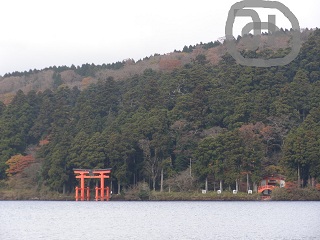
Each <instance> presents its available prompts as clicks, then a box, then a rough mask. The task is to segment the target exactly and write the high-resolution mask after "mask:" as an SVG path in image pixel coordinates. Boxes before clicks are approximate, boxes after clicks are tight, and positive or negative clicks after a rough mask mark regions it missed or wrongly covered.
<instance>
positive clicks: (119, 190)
mask: <svg viewBox="0 0 320 240" xmlns="http://www.w3.org/2000/svg"><path fill="white" fill-rule="evenodd" d="M120 187H121V186H120V179H119V180H118V195H120Z"/></svg>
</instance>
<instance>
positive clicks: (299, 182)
mask: <svg viewBox="0 0 320 240" xmlns="http://www.w3.org/2000/svg"><path fill="white" fill-rule="evenodd" d="M300 187H301V181H300V166H299V163H298V188H300Z"/></svg>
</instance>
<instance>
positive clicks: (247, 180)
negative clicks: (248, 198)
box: [247, 173, 250, 192]
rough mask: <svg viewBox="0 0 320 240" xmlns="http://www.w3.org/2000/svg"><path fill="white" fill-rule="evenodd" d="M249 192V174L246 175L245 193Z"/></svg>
mask: <svg viewBox="0 0 320 240" xmlns="http://www.w3.org/2000/svg"><path fill="white" fill-rule="evenodd" d="M249 190H250V185H249V174H248V173H247V192H248V191H249Z"/></svg>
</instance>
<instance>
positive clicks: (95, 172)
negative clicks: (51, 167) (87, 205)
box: [73, 168, 111, 201]
mask: <svg viewBox="0 0 320 240" xmlns="http://www.w3.org/2000/svg"><path fill="white" fill-rule="evenodd" d="M73 172H74V174H78V175H76V178H78V179H80V188H79V187H76V188H75V190H76V191H75V198H76V201H78V200H79V199H80V200H81V201H84V200H87V201H89V200H90V188H89V187H85V186H84V179H86V178H89V179H90V178H98V179H100V187H95V194H96V195H95V200H96V201H99V200H100V201H109V199H110V189H109V187H108V186H107V187H105V181H104V180H105V179H106V178H110V173H111V168H107V169H73ZM79 191H80V197H79ZM85 193H86V196H85Z"/></svg>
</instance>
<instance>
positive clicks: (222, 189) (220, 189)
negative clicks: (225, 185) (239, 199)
mask: <svg viewBox="0 0 320 240" xmlns="http://www.w3.org/2000/svg"><path fill="white" fill-rule="evenodd" d="M220 191H221V192H222V191H223V189H222V180H220Z"/></svg>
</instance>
